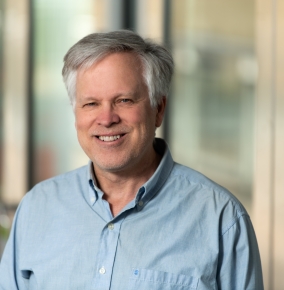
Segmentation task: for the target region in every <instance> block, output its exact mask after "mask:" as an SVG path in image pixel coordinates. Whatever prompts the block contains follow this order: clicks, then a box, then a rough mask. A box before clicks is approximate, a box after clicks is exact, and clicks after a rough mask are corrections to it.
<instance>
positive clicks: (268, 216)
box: [253, 0, 284, 290]
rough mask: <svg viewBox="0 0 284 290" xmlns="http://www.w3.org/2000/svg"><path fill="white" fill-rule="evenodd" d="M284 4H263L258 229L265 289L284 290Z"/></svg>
mask: <svg viewBox="0 0 284 290" xmlns="http://www.w3.org/2000/svg"><path fill="white" fill-rule="evenodd" d="M283 19H284V3H283V1H281V0H273V1H266V0H258V1H257V22H256V35H257V38H256V45H257V55H258V60H259V68H260V70H259V78H258V83H257V94H256V106H255V110H256V134H255V150H256V151H255V175H254V195H253V196H254V225H255V230H256V234H257V237H258V242H259V248H260V252H261V258H262V266H263V275H264V283H265V289H269V290H280V289H284V276H283V269H284V250H283V244H284V210H283V209H284V195H283V192H284V178H283V177H284V85H283V75H284V54H283V51H284V42H283V35H284V21H283Z"/></svg>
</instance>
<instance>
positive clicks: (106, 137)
mask: <svg viewBox="0 0 284 290" xmlns="http://www.w3.org/2000/svg"><path fill="white" fill-rule="evenodd" d="M121 137H122V135H113V136H97V138H99V139H100V140H101V141H104V142H113V141H115V140H117V139H119V138H121Z"/></svg>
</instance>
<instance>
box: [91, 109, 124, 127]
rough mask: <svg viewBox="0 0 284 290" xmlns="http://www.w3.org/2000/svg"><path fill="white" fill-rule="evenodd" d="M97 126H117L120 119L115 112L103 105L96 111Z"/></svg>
mask: <svg viewBox="0 0 284 290" xmlns="http://www.w3.org/2000/svg"><path fill="white" fill-rule="evenodd" d="M96 119H97V124H98V125H101V126H104V127H110V126H112V125H113V124H117V123H119V121H120V117H119V115H118V113H117V112H115V110H114V108H113V107H112V106H111V105H110V104H107V105H103V106H101V107H100V109H99V110H98V115H97V118H96Z"/></svg>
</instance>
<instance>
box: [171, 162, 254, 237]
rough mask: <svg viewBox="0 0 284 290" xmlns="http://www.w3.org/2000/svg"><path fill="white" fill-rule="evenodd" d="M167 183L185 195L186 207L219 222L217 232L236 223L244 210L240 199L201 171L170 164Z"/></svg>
mask: <svg viewBox="0 0 284 290" xmlns="http://www.w3.org/2000/svg"><path fill="white" fill-rule="evenodd" d="M168 182H169V183H170V184H171V187H174V188H175V190H174V191H175V192H176V193H177V195H182V196H183V195H184V196H186V198H185V199H186V200H187V201H188V204H189V207H191V208H193V211H194V212H198V213H199V214H200V215H202V216H203V217H205V216H206V217H207V218H208V221H210V222H213V220H215V221H216V222H217V223H218V224H219V230H220V233H222V232H224V231H226V230H227V229H228V228H229V227H231V226H232V225H234V224H235V223H237V222H239V220H240V219H241V218H242V217H244V216H246V217H248V218H249V216H248V213H247V211H246V209H245V208H244V206H243V205H242V204H241V202H240V201H239V200H238V199H237V198H236V197H235V196H234V195H233V194H232V193H231V192H230V191H228V190H227V189H226V188H224V187H222V186H221V185H219V184H217V183H216V182H214V181H212V180H211V179H210V178H208V177H206V176H205V175H203V174H202V173H200V172H198V171H196V170H194V169H192V168H189V167H186V166H183V165H180V164H178V163H174V166H173V169H172V171H171V174H170V176H169V179H168Z"/></svg>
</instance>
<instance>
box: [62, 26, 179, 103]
mask: <svg viewBox="0 0 284 290" xmlns="http://www.w3.org/2000/svg"><path fill="white" fill-rule="evenodd" d="M116 52H133V53H135V54H137V55H138V57H139V58H140V60H141V62H142V66H143V78H144V81H145V84H146V86H147V88H148V93H149V98H150V103H151V106H152V107H156V106H157V105H158V104H159V103H160V101H161V99H162V97H163V96H165V97H166V96H167V95H168V92H169V87H170V82H171V77H172V74H173V69H174V63H173V58H172V56H171V54H170V52H169V51H168V50H167V49H166V48H165V47H163V46H161V45H159V44H156V43H153V42H152V41H151V40H149V39H145V40H144V39H143V38H141V37H140V36H139V35H137V34H136V33H134V32H132V31H128V30H119V31H113V32H108V33H93V34H90V35H88V36H86V37H84V38H83V39H81V40H80V41H79V42H77V43H76V44H75V45H73V46H72V47H71V48H70V49H69V51H68V52H67V54H66V55H65V57H64V66H63V69H62V75H63V80H64V83H65V86H66V89H67V92H68V95H69V98H70V101H71V104H73V106H74V104H75V102H76V79H77V71H78V70H79V69H85V70H86V69H88V68H90V67H91V66H92V65H93V64H94V63H95V62H97V61H99V60H101V59H102V58H104V57H106V56H107V55H109V54H111V53H116Z"/></svg>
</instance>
